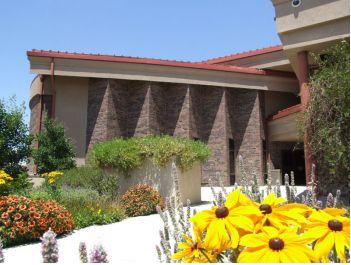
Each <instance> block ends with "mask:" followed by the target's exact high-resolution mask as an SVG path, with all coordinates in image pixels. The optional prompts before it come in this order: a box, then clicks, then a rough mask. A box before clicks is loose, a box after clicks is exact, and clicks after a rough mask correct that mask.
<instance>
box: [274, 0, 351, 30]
mask: <svg viewBox="0 0 351 265" xmlns="http://www.w3.org/2000/svg"><path fill="white" fill-rule="evenodd" d="M273 3H274V4H275V11H276V23H277V30H278V34H281V33H284V32H287V31H295V30H300V29H301V28H305V27H310V26H313V25H317V24H321V23H328V22H330V21H332V20H336V19H341V18H344V17H348V16H350V2H349V0H307V1H306V0H302V4H301V5H300V6H299V7H297V8H294V7H292V5H291V0H287V1H273Z"/></svg>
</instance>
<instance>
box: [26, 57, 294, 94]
mask: <svg viewBox="0 0 351 265" xmlns="http://www.w3.org/2000/svg"><path fill="white" fill-rule="evenodd" d="M27 55H28V59H29V61H30V70H31V72H32V73H36V74H42V75H50V74H51V62H52V61H53V62H54V75H56V76H76V77H93V78H113V79H125V80H142V81H154V82H170V83H185V84H194V85H208V86H220V87H231V88H245V89H258V90H272V91H284V92H293V93H296V92H298V81H297V79H296V76H295V75H292V74H290V73H286V72H280V71H264V70H258V69H255V68H245V67H235V66H234V67H233V66H222V65H209V64H203V63H189V62H177V61H167V60H156V59H143V58H130V57H120V56H102V55H88V54H74V53H62V52H50V51H49V52H45V51H38V50H34V51H29V52H27Z"/></svg>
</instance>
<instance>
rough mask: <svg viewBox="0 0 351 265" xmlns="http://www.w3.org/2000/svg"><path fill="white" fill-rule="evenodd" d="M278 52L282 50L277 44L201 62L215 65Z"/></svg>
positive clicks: (281, 46)
mask: <svg viewBox="0 0 351 265" xmlns="http://www.w3.org/2000/svg"><path fill="white" fill-rule="evenodd" d="M279 50H283V45H281V44H277V45H272V46H268V47H263V48H258V49H255V50H248V51H243V52H238V53H233V54H229V55H225V56H220V57H215V58H210V59H208V60H204V61H201V62H202V63H208V64H217V63H221V62H227V61H231V60H235V59H241V58H246V57H251V56H256V55H260V54H265V53H270V52H275V51H279Z"/></svg>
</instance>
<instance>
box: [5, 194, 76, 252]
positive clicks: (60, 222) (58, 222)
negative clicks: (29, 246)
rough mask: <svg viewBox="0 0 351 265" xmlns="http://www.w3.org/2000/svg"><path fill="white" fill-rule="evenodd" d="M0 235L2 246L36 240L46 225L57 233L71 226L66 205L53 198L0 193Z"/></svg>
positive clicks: (68, 229)
mask: <svg viewBox="0 0 351 265" xmlns="http://www.w3.org/2000/svg"><path fill="white" fill-rule="evenodd" d="M0 213H1V214H0V238H1V239H2V241H3V243H4V245H5V246H10V245H14V244H19V243H24V242H30V241H33V240H38V239H39V238H40V237H41V236H42V235H43V233H45V232H46V231H47V230H48V229H49V228H51V230H52V231H54V232H55V233H56V234H58V235H62V234H67V233H69V232H71V231H72V229H73V219H72V216H71V214H70V213H69V212H68V211H67V210H66V208H65V207H64V206H62V205H60V204H58V203H57V202H55V201H52V200H49V201H45V200H31V199H29V198H26V197H19V196H15V195H10V196H0Z"/></svg>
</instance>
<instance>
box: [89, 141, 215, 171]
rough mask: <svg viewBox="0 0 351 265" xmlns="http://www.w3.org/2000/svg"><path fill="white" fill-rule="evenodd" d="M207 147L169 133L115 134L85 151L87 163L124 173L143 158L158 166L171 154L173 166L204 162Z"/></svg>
mask: <svg viewBox="0 0 351 265" xmlns="http://www.w3.org/2000/svg"><path fill="white" fill-rule="evenodd" d="M210 153H211V152H210V149H209V148H208V147H207V146H206V144H204V143H202V142H201V141H194V140H190V139H185V138H174V137H172V136H168V135H164V136H154V135H149V136H145V137H133V138H128V139H122V138H116V139H113V140H110V141H106V142H103V143H98V144H95V145H94V147H93V148H92V150H91V151H90V152H89V154H88V160H89V162H90V163H91V164H93V165H95V166H98V167H102V168H111V167H112V168H117V169H118V170H119V171H120V172H122V173H124V174H128V173H129V171H130V170H132V169H135V168H138V167H140V166H141V165H142V163H143V162H144V160H145V159H146V158H149V159H151V160H152V162H153V163H154V164H155V165H157V166H160V167H163V166H165V165H166V164H167V163H169V162H171V161H172V159H173V158H175V161H176V164H177V166H178V167H179V168H180V169H182V170H185V169H187V168H190V167H191V166H192V165H193V164H194V163H195V162H204V161H205V160H206V159H207V158H208V157H209V155H210Z"/></svg>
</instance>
